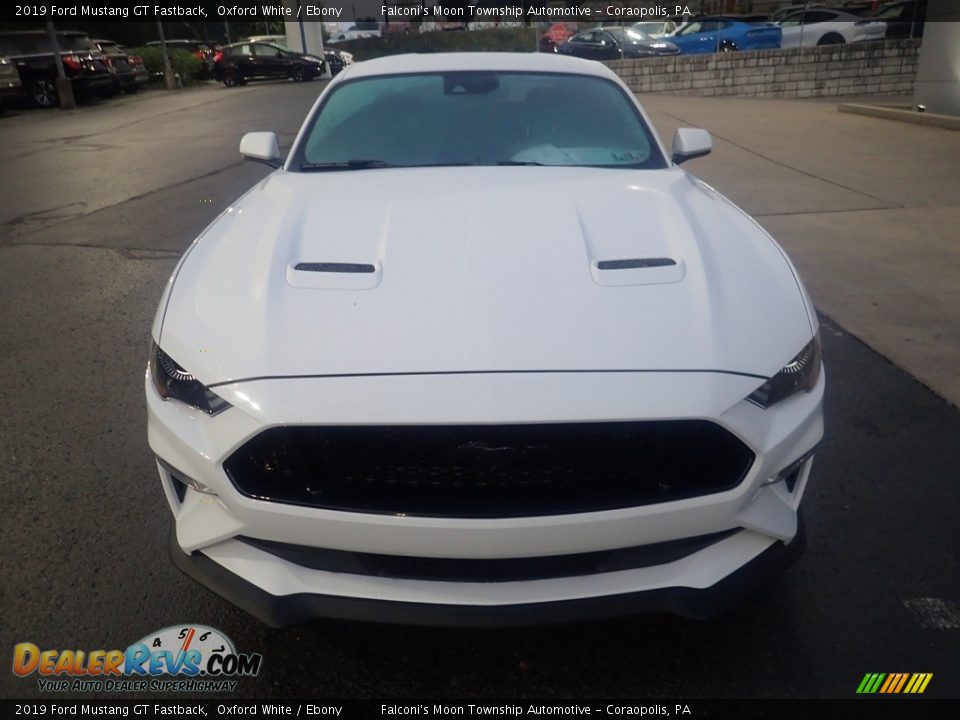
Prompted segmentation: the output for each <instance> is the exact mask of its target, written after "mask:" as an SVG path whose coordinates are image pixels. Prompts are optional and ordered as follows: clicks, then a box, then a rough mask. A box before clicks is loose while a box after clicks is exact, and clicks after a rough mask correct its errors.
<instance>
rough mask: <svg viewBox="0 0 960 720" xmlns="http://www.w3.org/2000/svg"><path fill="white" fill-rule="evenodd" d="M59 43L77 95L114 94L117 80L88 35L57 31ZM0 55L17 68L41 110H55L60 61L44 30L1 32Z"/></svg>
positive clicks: (65, 70)
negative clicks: (55, 55) (50, 108)
mask: <svg viewBox="0 0 960 720" xmlns="http://www.w3.org/2000/svg"><path fill="white" fill-rule="evenodd" d="M57 44H58V45H59V47H60V58H61V60H62V62H63V71H64V73H65V74H66V76H67V77H68V78H69V79H70V81H71V82H72V84H73V92H74V95H75V96H76V97H77V98H78V99H82V98H84V97H85V96H87V95H89V94H90V93H98V94H108V93H110V92H112V91H113V89H114V87H115V85H114V77H113V75H112V74H111V73H110V70H109V69H108V68H107V64H106V62H105V60H104V58H103V55H102V54H101V53H100V50H99V49H97V46H96V45H94V44H93V41H92V40H91V39H90V38H89V37H88V36H87V34H86V33H81V32H58V33H57ZM0 55H2V56H5V57H6V58H7V59H8V60H9V61H10V62H12V63H13V64H14V65H16V66H17V71H18V72H19V73H20V81H21V82H22V83H23V87H24V89H25V90H26V92H27V95H28V96H29V97H30V98H31V99H32V100H33V101H34V102H35V103H36V104H37V105H39V106H40V107H56V106H57V105H59V104H60V99H59V97H58V96H57V61H56V57H54V54H53V48H52V47H51V45H50V40H49V37H48V36H47V33H46V32H45V31H43V30H26V31H15V32H2V33H0Z"/></svg>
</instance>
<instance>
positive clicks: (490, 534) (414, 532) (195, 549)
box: [146, 373, 824, 625]
mask: <svg viewBox="0 0 960 720" xmlns="http://www.w3.org/2000/svg"><path fill="white" fill-rule="evenodd" d="M757 384H758V382H757V381H756V380H753V379H750V378H741V377H734V376H729V375H724V376H717V375H711V374H709V373H704V374H693V373H684V374H676V375H674V374H670V373H661V374H636V375H632V376H629V377H621V376H617V375H613V374H596V375H594V374H590V373H581V374H571V375H564V374H559V375H554V376H543V377H540V376H530V375H525V376H524V375H517V376H513V375H509V374H504V375H490V376H476V377H471V378H458V377H455V376H438V377H430V378H423V377H419V378H398V377H393V378H388V377H367V378H351V379H346V380H344V379H340V380H331V379H313V380H298V381H283V380H278V381H269V380H265V381H251V382H248V383H241V384H237V385H234V386H223V387H220V388H218V389H217V392H218V393H219V394H221V395H222V396H223V397H224V398H226V399H227V400H228V401H229V402H230V403H231V404H232V405H233V407H232V408H231V409H229V410H227V411H226V412H224V413H221V414H220V415H218V416H216V417H213V418H211V417H208V416H206V415H204V414H203V413H200V412H199V411H193V410H190V409H189V408H186V406H184V405H182V404H180V403H177V402H175V401H166V402H165V401H163V400H162V399H160V397H159V396H158V395H157V394H156V392H155V390H154V389H153V386H152V383H151V381H150V380H149V378H148V379H147V381H146V391H147V405H148V418H149V423H148V424H149V437H150V445H151V447H152V448H153V450H154V452H155V453H156V454H157V456H158V457H159V458H161V459H162V460H163V462H164V463H165V464H166V466H160V468H159V473H160V477H161V480H162V482H163V487H164V490H165V492H166V494H167V498H168V501H169V503H170V506H171V509H172V511H173V514H174V519H175V530H174V538H173V539H172V546H171V547H172V550H173V555H174V561H175V563H176V564H177V566H178V567H180V569H182V570H183V571H184V572H186V573H187V574H188V575H190V576H192V577H194V578H196V579H197V580H199V581H200V582H201V583H203V584H205V585H207V586H208V587H210V588H211V589H213V590H214V591H216V592H218V593H219V594H221V595H223V596H224V597H226V598H228V599H229V600H231V601H232V602H234V603H236V604H237V605H239V606H240V607H242V608H244V609H246V610H248V611H249V612H251V613H252V614H254V615H255V616H257V617H258V618H260V619H261V620H263V621H264V622H267V623H268V624H272V625H285V624H290V623H296V622H300V621H302V620H304V619H306V618H309V617H314V616H318V615H319V616H329V617H341V618H354V619H368V620H381V621H384V622H409V623H431V624H454V625H459V624H491V625H492V624H510V623H518V622H521V623H522V622H530V621H537V620H540V621H547V622H553V621H557V622H559V621H562V620H566V619H570V618H572V617H591V616H594V617H595V616H605V615H617V614H632V613H638V612H647V611H665V612H673V613H677V614H681V615H687V616H690V617H706V616H709V615H711V614H714V613H716V612H717V611H719V610H721V609H722V608H723V607H725V606H726V605H727V604H729V603H730V602H733V601H735V600H736V599H737V598H738V597H740V596H741V595H742V594H743V593H746V592H749V591H750V590H751V589H752V588H753V587H755V586H756V585H757V584H758V583H760V582H761V581H762V579H763V578H765V577H767V576H768V575H770V574H772V573H775V572H777V571H779V570H781V569H783V568H784V567H786V566H787V565H789V563H790V562H792V561H793V559H795V558H796V556H797V554H799V552H800V551H801V549H802V545H803V539H802V529H801V528H800V524H799V519H798V514H799V505H800V501H801V498H802V495H803V492H804V490H805V487H806V483H807V480H808V477H809V474H810V469H811V466H812V458H808V459H806V460H805V461H804V462H803V464H802V465H801V467H800V470H799V471H798V472H797V475H796V477H795V478H794V481H793V482H792V483H791V485H790V487H787V484H786V483H785V482H783V481H775V478H776V477H777V475H778V473H779V472H780V471H781V470H783V468H785V467H787V466H789V465H791V464H792V463H794V462H796V461H797V460H798V458H802V457H805V456H807V455H808V454H809V453H810V452H811V451H812V449H813V448H814V446H815V445H816V444H817V442H818V441H819V440H820V438H821V436H822V434H823V425H822V397H823V387H824V378H823V376H822V375H821V378H820V381H819V383H818V385H817V387H816V388H815V389H814V390H813V391H812V392H810V393H804V394H802V395H799V396H795V397H794V398H791V399H789V400H787V401H785V402H783V403H781V404H779V405H778V406H775V407H774V408H771V409H770V410H761V409H759V408H757V407H756V406H754V405H752V404H751V403H749V402H746V401H744V400H743V398H745V397H746V396H747V395H749V394H750V392H752V391H753V390H754V389H755V387H756V385H757ZM670 388H677V389H680V388H682V390H683V392H672V391H670ZM665 389H666V391H665ZM570 398H577V400H578V403H577V407H576V409H575V410H571V401H570ZM637 398H643V402H642V405H643V412H642V417H640V418H638V409H637V405H638V403H637V400H636V399H637ZM663 418H704V419H709V420H711V421H712V422H715V423H717V424H719V425H721V426H723V427H725V428H726V429H727V430H729V431H730V432H732V433H733V434H735V435H736V436H737V437H738V438H740V439H741V440H742V441H743V442H744V443H746V444H747V445H748V446H749V447H750V449H751V450H752V451H753V452H754V454H755V456H756V460H755V462H754V464H753V466H752V467H751V469H750V471H749V472H748V473H747V475H746V477H745V478H744V480H743V481H742V482H741V483H740V484H739V485H737V486H736V487H734V488H732V489H729V490H725V491H723V492H716V493H713V494H710V495H704V496H698V497H693V498H687V499H683V500H678V501H671V502H663V503H657V504H652V505H644V506H639V507H627V508H619V509H612V510H602V511H597V512H583V513H574V514H566V515H551V516H533V517H509V518H466V519H465V518H446V517H421V516H409V517H408V516H398V515H389V514H373V513H369V514H368V513H357V512H343V511H336V510H329V509H322V508H315V507H302V506H295V505H287V504H282V503H274V502H265V501H262V500H258V499H255V498H251V497H246V496H243V495H241V494H240V493H239V492H238V491H237V490H236V489H235V488H234V486H233V485H232V483H231V482H230V480H229V478H228V477H227V475H226V473H225V472H224V469H223V462H224V460H225V459H226V458H228V457H229V456H230V455H231V454H232V453H233V452H234V451H235V450H236V449H237V448H238V447H240V446H241V445H243V444H244V443H245V442H246V441H247V440H249V439H250V438H251V437H253V436H254V435H257V434H259V433H260V432H262V431H263V430H265V429H267V428H269V427H275V426H278V425H298V424H305V425H322V424H344V425H351V424H364V423H367V424H370V423H374V422H375V423H383V424H430V423H435V424H436V423H451V424H469V423H510V422H515V423H523V422H528V423H529V422H571V421H577V422H590V421H596V422H600V421H610V420H636V419H663ZM168 467H173V468H176V469H177V471H178V472H181V473H183V475H185V476H187V477H189V478H192V479H194V480H196V481H198V482H200V483H202V484H203V485H204V486H205V487H206V488H207V489H209V490H210V491H211V492H210V493H201V492H197V491H196V490H194V489H192V488H186V489H184V488H183V487H182V486H181V487H180V488H179V490H178V486H177V483H175V482H173V479H172V476H171V472H170V470H169V469H168ZM728 531H735V532H733V534H730V535H729V536H726V537H724V538H723V539H721V540H720V541H718V542H715V543H712V544H709V545H708V546H705V547H702V548H700V549H698V550H697V551H695V552H692V553H690V554H688V555H685V556H683V557H679V558H675V559H671V560H670V561H668V562H662V563H659V564H643V565H641V566H636V567H634V566H629V567H621V568H617V569H616V570H613V571H597V572H589V573H582V574H571V575H568V576H564V575H562V574H561V575H556V576H551V577H539V578H535V579H523V578H520V579H509V580H507V581H483V582H462V581H461V582H457V581H451V580H445V579H442V578H441V579H438V578H431V577H398V576H390V575H383V574H381V575H377V574H369V573H368V574H363V573H354V572H349V571H343V570H342V569H337V568H331V567H324V566H317V565H314V566H310V564H309V563H298V562H295V561H292V560H291V559H290V558H289V557H279V556H278V555H277V554H273V553H271V552H267V551H266V550H264V549H263V548H262V547H257V546H255V545H254V544H251V543H249V542H245V541H244V539H250V538H253V539H259V540H266V541H272V542H275V543H285V544H289V545H291V546H300V547H305V548H315V549H321V550H329V551H343V552H347V553H370V554H377V555H381V556H383V555H388V556H399V557H403V558H413V559H416V558H428V559H436V558H446V559H449V560H451V561H453V562H457V561H460V560H464V561H472V560H481V561H482V560H492V561H496V560H501V559H502V560H503V561H504V562H505V563H509V562H510V561H512V560H514V559H524V558H528V559H529V558H534V559H535V558H554V557H556V556H564V555H582V554H585V553H594V552H603V551H608V550H614V549H623V548H643V547H645V546H649V545H653V544H658V543H664V542H671V541H681V540H683V539H686V538H692V537H698V536H704V535H708V534H713V533H723V532H728Z"/></svg>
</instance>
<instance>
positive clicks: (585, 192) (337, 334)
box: [155, 166, 815, 384]
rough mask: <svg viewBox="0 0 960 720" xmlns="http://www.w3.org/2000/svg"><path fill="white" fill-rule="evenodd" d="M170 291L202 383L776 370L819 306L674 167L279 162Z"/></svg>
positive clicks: (707, 191)
mask: <svg viewBox="0 0 960 720" xmlns="http://www.w3.org/2000/svg"><path fill="white" fill-rule="evenodd" d="M623 260H630V261H632V262H627V263H622V262H621V263H617V262H615V261H623ZM668 261H671V262H672V263H673V264H669V262H668ZM611 262H613V265H612V267H613V268H614V269H602V268H605V267H609V265H608V263H611ZM301 264H305V265H301ZM327 264H330V265H332V267H329V266H328V265H327ZM298 265H301V268H303V267H306V268H307V269H300V270H298V269H297V266H298ZM355 265H360V266H368V267H361V268H358V267H351V266H355ZM624 265H626V267H624ZM344 266H346V267H344ZM369 266H372V270H373V271H372V272H329V270H358V269H361V270H370V269H371V268H370V267H369ZM317 270H320V271H319V272H318V271H317ZM165 300H166V303H165V312H164V303H161V310H160V312H161V313H162V315H161V316H158V324H157V325H156V326H155V333H156V332H157V329H158V328H161V327H162V330H160V337H159V342H160V344H161V346H162V347H163V348H164V350H165V351H166V352H167V353H168V354H170V355H171V356H172V357H173V358H174V359H175V360H176V361H177V362H178V363H180V364H181V365H182V366H183V367H184V368H186V369H187V370H188V371H189V372H191V373H193V374H194V375H195V376H196V377H197V378H198V379H199V380H201V381H202V382H204V383H206V384H212V383H222V382H226V381H233V380H243V379H249V378H257V377H264V376H271V377H273V376H295V375H323V374H363V373H374V374H377V373H404V372H417V373H419V372H457V371H531V370H578V371H580V370H611V369H621V370H622V369H628V370H718V371H724V372H735V373H748V374H756V375H761V376H765V377H766V376H770V375H773V374H774V373H776V372H777V371H778V370H779V369H780V368H781V367H782V366H783V365H784V364H785V363H787V362H788V361H789V360H790V359H791V358H792V356H793V355H794V354H795V353H796V352H798V351H799V350H800V349H801V348H802V347H803V346H804V345H805V344H806V343H807V342H808V341H809V339H810V337H811V334H812V325H811V322H815V320H813V321H812V320H811V318H810V315H809V313H808V311H807V306H806V304H805V301H804V295H803V293H802V290H801V286H800V284H799V281H798V280H797V278H796V276H795V273H794V271H793V268H792V267H791V265H790V263H789V261H788V260H787V258H786V256H785V255H784V254H783V252H782V250H781V249H780V248H779V247H778V246H777V245H776V243H774V242H773V241H772V240H771V239H770V238H769V236H767V235H766V233H764V232H763V231H762V230H761V229H760V228H759V226H758V225H756V224H755V223H754V222H753V221H752V220H751V219H750V218H749V217H748V216H746V215H745V214H744V213H743V212H742V211H740V210H739V209H738V208H736V207H735V206H733V205H732V204H731V203H729V201H727V200H726V199H724V198H723V197H722V196H720V195H719V194H718V193H717V192H715V191H714V190H712V189H711V188H709V187H708V186H706V185H705V184H703V183H701V182H700V181H698V180H696V179H694V178H693V177H692V176H690V175H688V174H687V173H685V172H683V171H682V170H680V169H676V168H673V169H670V170H629V169H624V170H619V169H602V168H576V167H530V166H523V167H462V168H461V167H450V168H388V169H367V170H360V171H341V172H322V173H294V172H286V171H283V170H278V171H277V172H274V173H272V174H271V175H269V176H268V177H267V178H266V179H264V180H263V181H262V182H260V183H259V184H258V185H256V186H255V187H254V188H253V189H252V190H251V191H249V192H248V193H247V194H246V195H245V196H243V197H242V198H241V199H240V200H238V201H237V202H236V203H235V204H234V205H233V206H232V207H230V208H229V209H228V210H226V211H225V212H224V213H222V214H221V216H220V217H219V218H218V219H217V220H216V221H215V222H214V223H213V224H212V225H211V226H210V227H209V228H208V229H207V230H206V231H205V232H204V234H203V235H201V236H200V238H198V239H197V240H196V241H195V242H194V244H193V246H192V247H191V248H190V250H189V251H188V254H187V255H186V257H185V258H184V260H183V261H182V262H181V264H180V266H179V267H178V269H177V271H175V278H174V279H172V288H171V289H170V290H169V295H168V297H167V298H165Z"/></svg>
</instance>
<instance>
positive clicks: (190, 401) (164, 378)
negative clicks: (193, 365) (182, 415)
mask: <svg viewBox="0 0 960 720" xmlns="http://www.w3.org/2000/svg"><path fill="white" fill-rule="evenodd" d="M150 376H151V377H152V378H153V385H154V387H156V388H157V392H158V393H160V397H162V398H163V399H164V400H169V399H171V398H172V399H174V400H179V401H180V402H182V403H186V404H187V405H189V406H190V407H195V408H197V410H203V412H205V413H207V414H208V415H216V414H217V413H220V412H223V411H224V410H226V409H227V408H228V407H230V403H228V402H227V401H226V400H224V399H223V398H222V397H220V396H219V395H217V394H216V393H213V392H211V391H210V390H208V389H207V388H206V386H204V385H203V383H201V382H200V381H199V380H197V379H196V378H195V377H194V376H193V375H191V374H190V373H188V372H187V371H186V370H184V369H183V368H182V367H180V366H179V365H177V363H176V362H174V360H173V358H171V357H170V356H169V355H167V354H166V353H165V352H164V351H163V350H161V349H160V348H159V347H157V344H156V343H154V344H153V350H152V352H151V353H150Z"/></svg>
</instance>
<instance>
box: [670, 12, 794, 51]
mask: <svg viewBox="0 0 960 720" xmlns="http://www.w3.org/2000/svg"><path fill="white" fill-rule="evenodd" d="M667 39H668V40H670V42H672V43H673V44H674V45H676V46H677V47H678V48H680V52H681V53H683V54H684V55H688V54H692V53H712V52H731V51H733V50H762V49H766V48H778V47H780V28H779V27H777V26H776V25H771V24H770V23H759V22H745V21H743V20H738V19H735V18H729V17H706V18H698V19H696V20H694V21H692V22H690V23H687V24H686V25H684V26H683V27H681V28H680V29H679V30H677V31H676V32H675V33H674V34H673V35H670V36H669V37H668V38H667Z"/></svg>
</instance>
